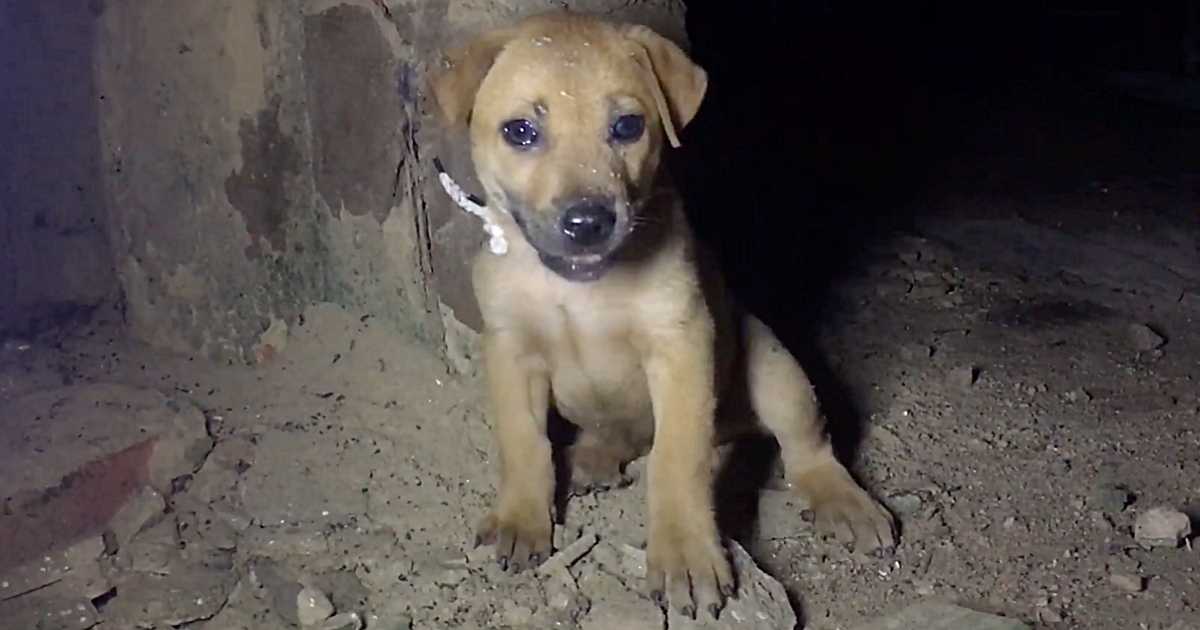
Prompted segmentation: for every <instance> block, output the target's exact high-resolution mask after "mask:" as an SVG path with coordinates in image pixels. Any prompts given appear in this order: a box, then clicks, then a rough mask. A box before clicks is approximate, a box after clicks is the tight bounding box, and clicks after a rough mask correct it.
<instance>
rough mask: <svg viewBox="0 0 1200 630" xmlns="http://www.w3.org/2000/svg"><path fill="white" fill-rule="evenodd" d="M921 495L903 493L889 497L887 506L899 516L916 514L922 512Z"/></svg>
mask: <svg viewBox="0 0 1200 630" xmlns="http://www.w3.org/2000/svg"><path fill="white" fill-rule="evenodd" d="M922 504H923V501H922V500H921V495H919V494H917V493H915V492H903V493H900V494H894V495H892V496H890V497H888V500H887V505H888V507H889V508H891V509H892V511H893V512H895V513H896V514H897V515H899V516H908V515H910V514H916V513H917V512H919V511H920V510H921V505H922Z"/></svg>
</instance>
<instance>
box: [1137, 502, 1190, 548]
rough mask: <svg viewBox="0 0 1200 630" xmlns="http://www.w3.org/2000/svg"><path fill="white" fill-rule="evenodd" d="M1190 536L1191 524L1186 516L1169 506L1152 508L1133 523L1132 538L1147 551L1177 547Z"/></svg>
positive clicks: (1139, 515)
mask: <svg viewBox="0 0 1200 630" xmlns="http://www.w3.org/2000/svg"><path fill="white" fill-rule="evenodd" d="M1191 534H1192V522H1191V519H1189V518H1188V515H1187V514H1184V513H1183V512H1180V511H1179V510H1176V509H1175V508H1172V507H1169V506H1161V505H1160V506H1157V507H1152V508H1150V509H1148V510H1146V511H1145V512H1142V513H1141V514H1138V517H1137V520H1136V521H1134V522H1133V538H1134V540H1136V541H1137V543H1138V544H1139V545H1141V546H1142V547H1145V548H1147V549H1149V548H1151V547H1178V546H1179V543H1180V542H1181V541H1183V539H1185V538H1187V537H1188V536H1190V535H1191Z"/></svg>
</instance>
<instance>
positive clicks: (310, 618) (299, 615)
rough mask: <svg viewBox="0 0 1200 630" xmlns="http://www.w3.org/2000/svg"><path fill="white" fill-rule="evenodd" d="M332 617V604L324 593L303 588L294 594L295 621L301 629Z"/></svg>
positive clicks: (310, 588)
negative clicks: (298, 622)
mask: <svg viewBox="0 0 1200 630" xmlns="http://www.w3.org/2000/svg"><path fill="white" fill-rule="evenodd" d="M332 616H333V603H332V602H330V601H329V598H328V597H326V596H325V593H322V592H321V591H319V590H317V589H315V588H312V587H304V588H302V589H300V592H299V593H296V619H298V620H299V621H300V625H301V627H305V628H308V627H312V626H315V625H317V624H318V623H321V622H322V621H325V620H326V619H329V618H330V617H332Z"/></svg>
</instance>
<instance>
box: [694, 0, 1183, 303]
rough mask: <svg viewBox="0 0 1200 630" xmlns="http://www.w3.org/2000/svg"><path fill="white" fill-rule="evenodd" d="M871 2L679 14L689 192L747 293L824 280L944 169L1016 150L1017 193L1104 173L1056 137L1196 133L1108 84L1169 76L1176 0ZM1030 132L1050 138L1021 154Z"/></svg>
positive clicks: (917, 200) (908, 208) (905, 215)
mask: <svg viewBox="0 0 1200 630" xmlns="http://www.w3.org/2000/svg"><path fill="white" fill-rule="evenodd" d="M872 4H873V3H855V2H834V1H832V0H830V1H826V2H817V1H811V0H808V1H788V0H772V1H754V2H732V3H730V2H702V1H697V0H692V1H691V2H688V3H687V5H688V16H687V19H688V31H689V37H690V38H691V44H692V54H693V56H694V58H695V59H696V60H697V61H698V62H699V63H700V64H701V65H702V66H703V67H705V68H706V69H707V70H708V72H709V74H710V91H709V93H708V95H707V97H706V101H705V103H704V105H703V107H702V110H701V112H700V114H699V115H698V117H697V119H696V120H695V121H694V123H693V124H692V126H690V127H689V128H688V129H687V131H686V135H685V137H684V140H685V148H684V150H683V152H682V154H683V156H684V159H682V160H679V162H680V164H681V165H682V169H683V177H684V178H685V179H686V185H685V187H684V188H685V190H687V191H688V193H689V194H690V195H691V197H692V198H691V199H689V202H690V204H689V205H690V207H692V208H693V209H694V215H695V216H694V217H693V218H694V221H695V223H696V225H697V227H698V230H699V231H700V232H701V234H702V236H704V237H706V238H707V239H708V240H710V241H711V242H713V243H714V244H715V245H716V246H717V247H718V249H719V250H720V251H721V252H722V253H723V254H724V255H725V256H724V257H725V258H726V267H727V268H728V271H729V273H731V274H732V275H733V276H734V277H735V280H736V284H738V285H739V286H741V287H742V289H743V292H745V291H750V292H751V293H754V294H761V293H764V292H765V293H767V294H769V295H773V296H774V297H775V298H779V297H780V292H779V291H776V290H775V289H779V288H784V287H788V288H789V289H795V288H800V287H801V286H807V285H811V284H812V283H820V282H823V281H824V280H827V279H829V278H830V277H831V274H832V272H836V270H837V268H838V267H840V266H842V265H844V264H846V263H847V258H848V257H849V256H850V255H851V254H853V253H854V252H855V251H861V249H862V248H861V247H860V246H858V245H856V243H860V242H861V241H862V240H863V239H864V238H867V237H869V236H870V235H871V234H874V233H877V232H879V231H880V230H883V231H888V230H892V229H895V228H898V227H903V226H905V225H907V224H909V223H910V222H911V220H912V219H913V217H914V214H919V213H920V212H922V207H921V206H922V205H923V203H925V202H928V201H929V199H930V197H931V195H934V194H936V191H937V190H939V186H940V185H941V184H943V183H944V179H945V178H946V177H948V176H949V174H948V173H946V172H944V171H945V168H944V167H946V166H947V163H948V162H954V161H961V160H980V159H983V160H986V159H988V158H989V157H994V156H996V155H999V154H1004V153H1007V154H1010V155H1012V154H1017V155H1019V154H1020V153H1021V152H1023V151H1024V152H1025V153H1026V155H1025V156H1024V159H1025V161H1026V165H1027V166H1026V167H1025V169H1024V172H1020V173H1016V172H1014V173H1010V175H1011V176H1012V177H1013V178H1014V179H1018V180H1019V179H1024V180H1025V181H1023V182H1022V185H1024V186H1026V187H1027V186H1030V185H1034V184H1036V183H1037V182H1036V181H1034V180H1039V179H1040V180H1049V179H1051V178H1058V179H1060V180H1061V179H1063V178H1076V179H1078V178H1080V177H1086V176H1089V175H1090V176H1102V175H1103V174H1104V173H1102V172H1097V171H1103V170H1105V168H1106V167H1105V166H1103V165H1097V164H1095V162H1097V161H1099V160H1100V159H1101V158H1100V156H1096V155H1081V156H1078V157H1079V159H1078V160H1077V163H1075V164H1073V165H1072V164H1066V163H1065V162H1071V161H1073V159H1072V158H1073V157H1074V156H1071V155H1069V152H1070V150H1071V149H1072V148H1073V147H1072V146H1071V145H1072V144H1073V142H1072V141H1073V140H1075V139H1074V138H1072V137H1071V136H1070V135H1069V134H1068V133H1066V130H1063V129H1062V126H1063V125H1068V126H1069V125H1077V126H1079V127H1080V129H1078V130H1077V135H1079V136H1084V138H1080V139H1079V140H1082V141H1076V142H1074V144H1075V145H1080V144H1086V136H1087V135H1088V134H1089V133H1092V131H1093V130H1089V129H1084V128H1082V127H1083V126H1084V125H1086V124H1089V123H1092V124H1095V125H1098V126H1100V127H1105V126H1107V127H1110V128H1112V127H1122V126H1124V127H1130V126H1133V127H1135V128H1136V127H1137V126H1138V125H1139V124H1140V122H1139V121H1141V120H1142V119H1144V118H1146V117H1158V118H1159V119H1160V120H1159V122H1165V124H1167V125H1181V126H1182V125H1190V124H1192V123H1193V122H1194V120H1193V119H1192V118H1193V117H1191V116H1190V115H1189V114H1188V113H1186V112H1181V111H1171V110H1170V109H1169V108H1167V109H1165V110H1164V108H1161V107H1159V108H1155V107H1149V106H1147V105H1146V104H1144V103H1138V102H1136V100H1135V99H1133V98H1132V97H1128V96H1124V95H1121V94H1118V93H1116V92H1115V90H1113V89H1106V88H1105V84H1106V80H1107V79H1108V78H1110V77H1111V76H1112V74H1113V73H1115V72H1131V71H1133V72H1136V71H1144V72H1156V73H1166V74H1177V75H1182V73H1183V71H1184V54H1183V50H1184V44H1183V40H1184V36H1185V34H1184V28H1185V23H1186V20H1187V16H1188V11H1189V7H1188V3H1187V2H1185V1H1177V2H1157V3H1136V2H1116V1H1109V2H1104V1H1096V2H1084V1H1076V2H1067V1H1062V2H1053V1H1052V2H1044V3H1036V4H1034V3H1028V4H1022V3H978V2H957V3H951V2H904V3H892V4H894V5H903V9H899V8H888V9H880V8H878V7H875V6H872ZM1193 4H1195V3H1193ZM1190 9H1191V10H1192V11H1195V7H1194V6H1193V7H1190ZM1192 19H1195V18H1194V17H1193V18H1192ZM1164 117H1165V118H1167V119H1168V120H1165V121H1163V120H1161V119H1162V118H1164ZM1031 126H1036V127H1050V128H1057V130H1058V132H1059V136H1060V137H1057V138H1048V139H1043V140H1044V141H1043V142H1042V143H1040V145H1039V146H1022V145H1021V142H1022V140H1023V139H1027V138H1028V136H1029V135H1030V130H1029V127H1031ZM983 127H987V128H990V129H995V128H996V127H1000V128H1007V131H1008V133H1000V134H998V135H997V137H994V138H983V139H981V138H979V133H977V130H979V129H980V128H983ZM1133 132H1134V133H1136V129H1134V130H1133ZM1077 148H1082V147H1077ZM1056 152H1057V153H1058V155H1047V154H1048V153H1056ZM1062 152H1067V153H1068V155H1062ZM989 154H990V155H989ZM1056 158H1057V159H1058V161H1059V163H1054V161H1055V159H1056ZM1134 159H1135V160H1136V159H1140V158H1134ZM1198 159H1200V157H1198ZM1021 161H1022V160H1021V159H1018V160H1016V162H1017V163H1020V162H1021ZM1161 166H1163V167H1164V168H1170V167H1171V166H1172V165H1161ZM1107 168H1108V170H1113V169H1122V168H1125V167H1124V166H1110V167H1107ZM1089 169H1090V170H1089ZM1064 170H1066V171H1073V172H1064ZM965 185H968V186H969V185H970V184H969V183H966V184H965ZM790 292H792V291H789V293H790ZM775 301H776V302H778V299H776V300H775ZM791 306H796V307H799V306H804V305H803V304H792V305H791Z"/></svg>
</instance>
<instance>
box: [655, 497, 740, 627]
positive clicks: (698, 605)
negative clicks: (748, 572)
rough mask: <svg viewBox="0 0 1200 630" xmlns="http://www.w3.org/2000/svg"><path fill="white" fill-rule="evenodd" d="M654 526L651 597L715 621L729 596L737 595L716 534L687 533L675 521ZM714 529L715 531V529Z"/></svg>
mask: <svg viewBox="0 0 1200 630" xmlns="http://www.w3.org/2000/svg"><path fill="white" fill-rule="evenodd" d="M670 521H674V522H669V523H665V524H663V526H659V527H654V526H652V527H651V530H650V536H649V540H648V544H647V546H646V586H647V588H648V590H649V593H650V598H651V599H653V600H654V601H655V603H657V604H659V605H660V606H661V605H666V604H669V605H670V606H671V607H672V608H674V609H675V610H676V611H678V612H679V613H681V614H683V615H685V616H687V617H692V618H695V617H696V613H697V611H701V610H703V611H707V612H708V613H709V614H711V615H712V616H713V617H714V618H715V617H716V616H717V615H718V614H719V613H720V612H721V605H722V603H723V601H724V598H726V597H732V596H733V594H734V592H735V586H734V582H733V571H732V569H731V568H730V566H729V561H728V559H726V557H725V552H724V550H723V549H722V548H721V544H720V541H719V540H718V539H717V535H716V533H715V531H714V532H713V533H712V534H710V535H703V534H697V533H693V532H688V531H687V530H686V529H685V528H683V527H680V526H679V525H684V523H681V522H679V520H678V519H675V518H672V519H670ZM714 530H715V528H714Z"/></svg>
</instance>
